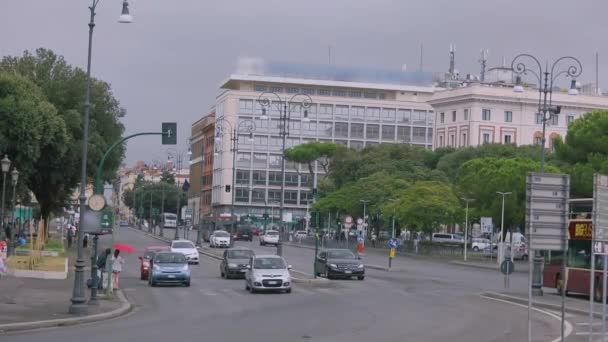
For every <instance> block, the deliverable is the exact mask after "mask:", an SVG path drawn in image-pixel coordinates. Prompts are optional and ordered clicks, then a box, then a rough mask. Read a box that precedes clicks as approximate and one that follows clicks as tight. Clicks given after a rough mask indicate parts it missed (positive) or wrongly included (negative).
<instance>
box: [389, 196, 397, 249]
mask: <svg viewBox="0 0 608 342" xmlns="http://www.w3.org/2000/svg"><path fill="white" fill-rule="evenodd" d="M388 200H389V201H391V202H393V203H395V202H397V200H396V199H394V198H389V199H388ZM395 208H396V206H395V205H394V204H393V224H392V225H393V232H392V234H391V237H392V238H393V239H394V238H395Z"/></svg>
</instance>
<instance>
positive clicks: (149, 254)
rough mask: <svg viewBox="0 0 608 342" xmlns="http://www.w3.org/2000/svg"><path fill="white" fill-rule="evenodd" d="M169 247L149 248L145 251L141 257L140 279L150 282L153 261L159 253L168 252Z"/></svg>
mask: <svg viewBox="0 0 608 342" xmlns="http://www.w3.org/2000/svg"><path fill="white" fill-rule="evenodd" d="M168 251H169V247H168V246H149V247H146V248H145V249H144V255H142V256H140V257H139V279H141V280H148V275H149V274H150V267H151V265H150V264H151V260H152V258H154V254H156V253H158V252H168Z"/></svg>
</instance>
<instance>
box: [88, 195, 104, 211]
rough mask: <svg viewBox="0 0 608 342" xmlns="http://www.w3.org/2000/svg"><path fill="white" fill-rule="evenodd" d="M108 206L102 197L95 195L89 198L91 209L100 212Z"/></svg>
mask: <svg viewBox="0 0 608 342" xmlns="http://www.w3.org/2000/svg"><path fill="white" fill-rule="evenodd" d="M105 206H106V199H105V198H104V197H103V196H102V195H93V196H91V198H89V208H91V209H92V210H95V211H100V210H101V209H103V207H105Z"/></svg>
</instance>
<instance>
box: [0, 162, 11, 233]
mask: <svg viewBox="0 0 608 342" xmlns="http://www.w3.org/2000/svg"><path fill="white" fill-rule="evenodd" d="M0 166H1V168H2V203H1V205H2V207H1V208H0V226H1V227H2V230H4V196H5V195H6V174H7V173H8V170H9V169H10V167H11V160H10V159H8V156H7V155H4V158H2V160H0ZM10 238H11V240H10V241H11V243H12V242H13V239H12V236H11V237H10Z"/></svg>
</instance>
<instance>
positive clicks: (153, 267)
mask: <svg viewBox="0 0 608 342" xmlns="http://www.w3.org/2000/svg"><path fill="white" fill-rule="evenodd" d="M152 269H154V270H155V271H160V266H158V265H156V264H155V265H154V266H152Z"/></svg>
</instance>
